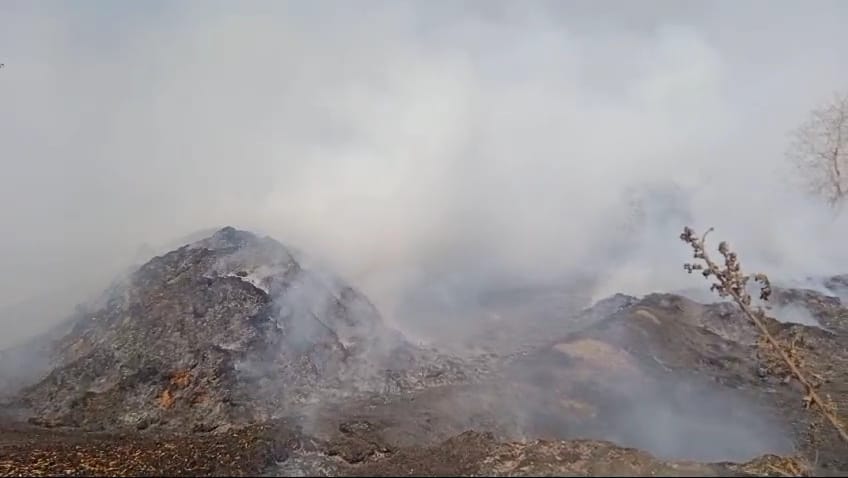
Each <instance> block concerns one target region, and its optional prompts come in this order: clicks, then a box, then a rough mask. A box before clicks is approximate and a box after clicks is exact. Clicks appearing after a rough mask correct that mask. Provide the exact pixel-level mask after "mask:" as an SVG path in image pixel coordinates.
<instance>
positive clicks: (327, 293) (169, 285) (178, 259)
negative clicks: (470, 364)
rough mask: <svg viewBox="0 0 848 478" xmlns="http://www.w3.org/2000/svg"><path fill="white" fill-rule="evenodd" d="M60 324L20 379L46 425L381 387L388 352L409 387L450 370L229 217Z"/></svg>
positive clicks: (180, 417)
mask: <svg viewBox="0 0 848 478" xmlns="http://www.w3.org/2000/svg"><path fill="white" fill-rule="evenodd" d="M65 327H70V331H69V332H67V333H64V332H65V330H66V329H65V330H62V333H58V332H56V331H54V332H53V333H52V335H53V336H58V339H53V337H50V338H49V339H44V340H42V342H41V343H42V346H43V344H44V343H45V342H47V343H48V344H49V349H50V350H51V351H52V356H51V357H50V364H51V366H50V367H48V369H49V373H47V375H46V376H43V378H41V379H40V380H39V381H37V383H34V384H32V385H31V386H29V387H27V388H25V389H24V390H23V391H22V392H21V393H20V401H19V403H20V404H22V405H23V406H24V407H25V408H27V409H28V410H29V412H30V413H31V414H32V416H31V421H33V422H35V423H39V424H42V425H50V426H75V427H83V428H90V429H110V428H120V427H136V428H139V429H144V428H147V427H150V426H159V427H163V426H164V427H167V428H176V429H180V430H185V429H194V430H212V429H220V428H221V426H229V425H238V424H244V423H249V422H254V421H259V420H264V419H267V418H270V417H271V416H272V414H276V413H283V412H284V411H285V410H286V409H287V408H288V407H291V406H296V405H300V404H303V403H304V402H308V401H310V400H315V399H317V397H318V395H319V394H320V397H321V399H322V400H332V399H333V397H334V396H335V397H341V396H348V395H351V394H356V393H357V392H368V391H379V390H381V389H382V388H383V387H385V385H386V371H385V369H386V368H388V367H387V364H391V367H392V369H393V372H392V373H391V374H390V375H392V377H393V380H394V381H395V382H396V383H402V384H405V385H406V386H408V387H415V386H416V385H420V384H423V383H424V382H427V381H429V382H434V383H439V382H440V381H449V380H451V379H452V378H455V377H456V375H457V374H458V372H457V368H456V367H454V366H453V365H452V363H451V362H450V361H448V360H444V359H442V358H440V357H436V356H434V354H432V353H430V354H429V355H428V354H427V353H425V351H422V350H418V349H416V348H414V347H412V346H411V345H409V344H408V343H406V342H405V341H404V340H403V338H402V336H401V335H400V334H398V333H397V332H395V331H393V330H391V329H389V328H387V327H386V326H385V325H384V323H383V322H382V320H381V318H380V315H379V313H378V312H377V310H376V309H375V308H374V306H372V304H371V303H370V302H369V301H368V300H367V299H366V298H365V297H364V296H363V295H362V294H361V293H359V292H358V291H357V290H355V289H354V288H352V287H351V286H349V285H347V284H346V283H345V282H344V281H342V280H340V279H339V278H336V277H333V276H331V275H329V274H326V273H322V272H320V271H317V270H312V269H308V268H306V267H305V266H304V265H303V263H302V261H300V260H298V259H297V258H296V257H295V256H294V255H293V254H292V253H291V252H290V251H289V250H288V249H287V248H286V247H285V246H283V245H282V244H280V243H279V242H277V241H275V240H273V239H270V238H260V237H257V236H255V235H253V234H251V233H249V232H244V231H238V230H235V229H233V228H229V227H228V228H224V229H221V230H220V231H218V232H216V233H215V234H213V235H212V236H211V237H209V238H206V239H203V240H200V241H198V242H195V243H192V244H189V245H186V246H183V247H181V248H179V249H177V250H174V251H172V252H169V253H167V254H165V255H163V256H160V257H156V258H154V259H152V260H150V261H149V262H148V263H146V264H144V265H143V266H141V267H140V268H139V269H138V270H137V271H136V272H134V273H133V274H131V275H130V276H129V277H128V278H127V279H126V280H125V281H123V282H122V283H119V284H116V285H115V286H114V287H112V288H111V289H110V290H109V291H107V292H106V293H105V294H104V296H103V298H102V299H101V300H100V301H99V303H98V304H95V305H93V306H92V307H90V310H80V311H78V313H77V314H76V316H75V317H73V318H72V319H71V320H70V321H69V322H68V323H67V324H66V325H65ZM21 350H25V349H20V350H19V352H20V351H21ZM13 352H14V351H11V352H7V353H8V354H10V355H14V353H13ZM419 363H424V364H426V367H418V364H419Z"/></svg>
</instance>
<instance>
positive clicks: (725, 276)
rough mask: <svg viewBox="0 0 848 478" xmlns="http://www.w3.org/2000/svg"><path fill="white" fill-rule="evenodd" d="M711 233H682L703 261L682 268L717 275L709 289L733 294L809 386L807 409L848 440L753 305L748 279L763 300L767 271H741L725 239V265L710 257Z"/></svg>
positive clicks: (766, 293)
mask: <svg viewBox="0 0 848 478" xmlns="http://www.w3.org/2000/svg"><path fill="white" fill-rule="evenodd" d="M710 232H712V228H710V229H708V230H707V232H705V233H704V235H703V236H701V237H700V238H699V237H697V236H696V235H695V232H694V231H693V230H692V229H691V228H689V227H685V228H683V233H682V234H681V235H680V239H681V240H683V241H684V242H686V243H688V244H689V245H691V246H692V251H693V253H694V254H693V255H694V257H695V259H699V260H701V261H702V262H703V263H687V264H684V265H683V268H684V269H685V270H686V271H687V272H689V273H690V274H691V273H692V272H693V271H696V270H697V271H701V274H703V276H704V277H705V278H707V279H709V278H710V277H713V278H715V281H714V282H713V283H712V285H711V286H710V290H712V291H716V292H717V293H718V295H719V296H720V297H727V296H730V297H731V298H732V299H733V301H734V302H736V304H737V305H738V306H739V307H740V308H741V309H742V312H744V313H745V315H746V316H748V318H749V319H751V321H752V322H753V323H754V325H756V326H757V328H758V329H759V331H760V332H761V334H762V337H763V338H764V339H765V341H766V342H767V343H768V344H769V345H770V346H771V347H772V348H773V349H774V351H775V352H776V353H777V354H778V356H779V357H780V359H781V360H782V361H783V362H784V363H785V364H786V366H787V367H788V369H789V371H790V372H791V373H792V375H794V376H795V378H796V379H797V380H798V381H799V382H800V383H801V384H802V385H803V386H804V388H805V389H806V393H807V394H806V396H805V397H804V404H805V406H806V407H807V408H809V407H810V406H813V405H814V406H816V407H817V408H818V409H819V411H820V412H821V413H822V415H823V416H824V417H825V418H826V419H827V421H829V422H830V423H831V424H832V425H833V427H834V428H836V431H837V432H838V433H839V436H840V438H842V440H843V441H845V442H848V433H847V432H846V431H845V426H844V425H842V423H841V422H840V421H839V418H838V417H837V416H836V414H835V413H834V411H833V406H832V405H831V404H830V403H829V402H826V401H825V400H823V399H822V398H821V397H820V396H819V394H818V393H817V392H816V388H817V385H814V384H813V382H812V381H811V380H809V379H808V378H807V377H808V374H806V373H804V372H802V370H801V368H800V367H799V364H798V360H797V359H796V358H794V357H793V356H794V355H796V354H795V352H794V342H793V344H792V346H791V347H790V346H786V345H784V344H781V343H780V342H779V341H778V340H777V339H775V338H774V336H773V335H772V334H771V332H769V330H768V328H767V327H766V326H765V324H764V322H763V321H764V319H765V312H764V311H763V309H762V307H753V306H752V305H751V295H750V294H749V293H748V291H747V290H746V285H747V283H748V281H749V280H750V279H751V278H753V279H754V281H755V282H758V283H760V299H762V300H768V298H769V296H771V293H772V289H771V283H770V282H769V279H768V277H767V276H766V275H765V274H754V275H751V276H748V275H745V274H743V273H742V269H741V266H740V264H739V258H738V257H737V255H736V253H735V252H732V251H731V250H730V246H728V244H727V243H726V242H723V241H722V242H721V243H720V244H719V246H718V251H719V253H720V254H721V255H722V256H723V257H724V267H723V268H722V267H719V265H718V264H716V263H715V262H713V261H712V259H710V256H709V254H708V253H707V249H706V245H705V243H706V239H707V235H708V234H709V233H710Z"/></svg>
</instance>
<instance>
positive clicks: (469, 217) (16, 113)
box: [0, 1, 848, 340]
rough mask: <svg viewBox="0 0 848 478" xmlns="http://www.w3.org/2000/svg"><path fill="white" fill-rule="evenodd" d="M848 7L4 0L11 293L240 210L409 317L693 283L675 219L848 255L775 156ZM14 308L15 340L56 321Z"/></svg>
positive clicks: (832, 79)
mask: <svg viewBox="0 0 848 478" xmlns="http://www.w3.org/2000/svg"><path fill="white" fill-rule="evenodd" d="M846 15H848V5H846V4H844V3H841V2H836V1H833V2H825V1H821V2H815V3H810V4H800V3H797V2H747V3H745V4H744V5H731V4H730V3H709V4H707V3H695V2H661V1H656V2H639V3H638V4H635V3H634V4H621V3H615V4H613V3H609V4H606V5H604V4H602V3H601V4H599V3H598V2H585V3H581V2H569V3H567V4H566V3H562V2H527V3H514V2H489V1H486V2H483V1H480V2H474V1H465V2H451V3H450V4H447V3H430V2H377V1H368V2H358V3H357V4H356V6H353V5H351V4H348V3H345V2H307V3H288V2H284V3H282V2H239V3H238V4H236V3H234V2H180V3H166V2H146V3H144V4H143V5H142V4H139V5H126V4H117V3H110V2H95V1H90V2H78V3H75V4H73V5H68V4H64V3H59V2H45V3H39V4H35V3H32V2H7V3H4V4H3V5H2V6H0V23H2V28H0V61H2V62H3V63H5V64H6V67H5V68H4V69H3V70H2V71H0V105H2V106H0V144H2V148H3V154H2V156H1V158H2V159H0V161H1V162H0V165H2V171H3V174H2V175H0V204H2V205H0V221H2V224H3V225H4V231H6V233H5V234H3V236H2V238H0V251H3V252H2V254H0V266H1V267H2V268H3V270H4V271H6V273H5V274H3V278H2V279H0V306H8V307H11V306H14V305H15V304H18V303H19V302H21V301H25V300H32V299H33V298H38V297H46V296H52V297H55V296H56V295H57V294H58V293H59V291H62V292H65V293H68V290H69V289H68V284H73V285H74V287H78V288H79V289H80V290H81V292H80V293H79V294H77V295H82V294H83V292H82V290H85V292H90V291H93V290H96V289H97V288H99V287H100V285H102V284H104V283H106V282H108V280H109V279H110V278H111V277H112V276H113V275H114V274H115V272H116V271H119V270H121V269H122V268H123V267H124V266H126V265H129V264H130V263H131V261H132V260H134V259H136V256H137V255H138V253H139V251H141V252H144V251H150V250H152V249H155V248H156V247H158V246H159V245H161V244H166V243H170V241H172V240H173V239H174V238H178V237H182V236H184V235H185V234H188V233H191V232H193V231H196V230H199V229H206V228H209V227H212V226H220V225H224V224H232V225H234V226H237V227H241V228H247V229H253V230H256V231H258V232H262V233H267V234H270V235H272V236H273V237H276V238H278V239H280V240H282V241H284V242H285V243H287V244H292V245H294V246H297V247H299V248H301V249H304V250H307V251H308V252H309V253H310V254H311V255H313V256H315V257H320V258H322V259H323V260H325V261H326V262H328V263H329V264H330V265H331V266H332V267H333V268H334V269H335V270H338V271H340V272H341V273H342V274H343V275H344V276H345V277H347V278H348V279H350V280H351V281H352V282H354V283H355V284H357V285H358V286H360V287H361V288H362V289H363V290H364V291H365V292H366V294H368V295H369V297H370V298H371V299H372V300H373V301H374V302H375V303H376V305H377V306H378V307H379V308H380V309H381V311H382V312H383V313H384V315H386V316H388V317H390V318H392V319H393V320H397V321H402V320H403V315H404V314H403V312H404V311H405V310H406V309H408V306H406V305H405V304H407V303H409V302H410V301H412V302H414V301H413V300H412V299H414V297H415V294H416V293H417V291H420V290H429V289H428V288H429V287H430V286H432V285H434V284H435V285H438V284H441V283H450V284H456V286H455V287H452V288H451V289H450V290H449V291H447V292H445V294H447V295H448V296H447V297H445V298H444V300H445V301H446V302H448V303H449V302H451V301H454V302H455V301H462V300H463V298H464V297H465V295H467V296H468V297H471V296H473V295H474V294H477V293H478V292H479V291H480V290H484V289H486V288H489V287H495V286H504V285H505V286H511V285H513V284H522V283H545V282H549V281H555V280H560V279H561V278H563V277H567V276H569V275H570V274H574V273H576V272H577V271H581V272H582V271H589V272H590V273H591V274H595V275H599V282H598V284H597V287H596V288H595V290H593V291H592V293H593V296H594V297H596V298H597V297H601V296H603V295H605V294H607V293H611V292H619V291H622V292H629V293H644V292H648V291H651V290H660V289H669V288H671V287H674V288H679V287H680V286H681V283H685V281H687V280H697V279H687V278H686V276H685V275H684V274H683V273H682V270H681V269H680V263H681V261H682V260H684V259H685V258H686V254H687V249H686V248H685V247H684V245H683V244H680V243H679V241H678V240H677V238H676V237H677V234H678V233H679V230H680V229H681V226H682V225H683V224H681V218H684V217H685V218H686V219H687V220H688V221H691V223H692V225H693V226H694V227H696V228H698V229H705V228H706V227H707V226H716V227H717V228H718V231H717V234H716V235H717V238H716V239H717V240H718V239H719V237H718V236H720V239H727V240H730V241H731V242H732V243H733V245H734V247H735V248H736V249H737V250H738V251H739V253H740V256H741V257H742V258H743V266H745V267H750V268H757V269H762V270H764V271H766V272H769V273H771V274H777V275H792V274H815V273H825V272H831V270H830V269H837V270H833V271H832V272H844V271H843V270H841V269H839V268H840V267H842V269H844V267H843V266H844V265H845V264H848V261H846V259H848V258H846V250H845V248H844V247H839V246H840V244H843V238H844V237H845V232H846V231H848V227H846V220H845V218H844V216H843V218H842V219H840V220H836V221H834V220H833V218H832V217H831V215H830V213H829V212H828V211H827V210H826V209H824V208H823V207H822V206H820V205H818V204H815V203H812V202H807V201H806V200H804V199H803V198H801V197H800V196H798V195H796V194H795V193H793V191H794V189H792V188H790V187H788V186H787V181H788V180H789V179H791V178H790V177H789V176H787V173H788V170H786V169H785V168H783V166H782V158H783V151H784V148H785V146H786V142H787V137H786V134H787V132H788V131H790V130H791V129H792V128H793V127H795V125H797V124H798V123H800V122H801V121H802V120H803V119H805V115H806V113H807V111H808V110H809V109H810V108H812V107H814V106H817V105H818V104H819V103H820V102H822V101H824V100H826V99H827V98H828V97H829V95H830V94H831V92H832V91H834V90H837V89H842V88H844V87H845V85H846V78H848V64H846V63H845V62H844V61H843V58H844V57H845V52H844V51H843V50H844V49H843V48H840V45H845V44H848V31H846V30H845V28H844V19H845V18H846ZM640 188H641V189H640ZM634 190H635V191H644V192H643V193H639V194H637V196H639V197H642V198H643V199H642V201H643V207H644V210H645V216H644V221H643V222H642V226H643V227H641V228H639V227H635V226H634V227H633V228H631V229H628V228H627V227H623V225H626V224H629V223H630V222H632V219H633V217H634V214H633V211H632V209H631V208H629V207H628V206H627V205H628V204H630V202H631V199H632V197H631V196H630V195H631V191H634ZM666 190H674V191H677V192H676V193H674V195H672V197H673V198H678V199H680V201H681V203H683V204H685V208H684V209H683V211H682V212H674V211H672V212H670V213H668V214H666V212H667V208H668V206H669V204H668V202H669V201H668V199H667V198H666V197H665V196H664V195H663V194H664V193H663V191H666ZM655 192H658V193H659V194H654V193H655ZM684 199H685V202H683V201H684ZM675 201H677V199H675ZM664 211H665V212H664ZM636 225H637V226H638V224H636ZM144 245H148V246H147V247H143V246H144ZM151 248H152V249H151ZM142 255H143V254H142ZM89 289H90V290H89ZM72 295H73V294H72ZM68 301H71V299H68ZM57 308H58V307H57ZM47 315H49V314H47ZM0 319H2V320H3V322H2V323H3V328H4V335H5V336H6V337H7V338H8V340H12V339H13V338H14V337H15V336H20V335H23V334H27V333H30V332H31V329H32V328H33V327H34V326H35V324H37V323H38V320H34V321H27V323H26V324H23V323H20V322H19V321H17V320H16V319H15V318H8V317H0ZM44 320H45V321H46V320H48V319H46V318H45V319H44Z"/></svg>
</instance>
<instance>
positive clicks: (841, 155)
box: [787, 94, 848, 208]
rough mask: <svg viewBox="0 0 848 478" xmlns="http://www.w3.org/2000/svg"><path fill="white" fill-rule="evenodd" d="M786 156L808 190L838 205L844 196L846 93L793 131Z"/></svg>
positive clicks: (847, 179) (847, 192)
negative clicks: (792, 138)
mask: <svg viewBox="0 0 848 478" xmlns="http://www.w3.org/2000/svg"><path fill="white" fill-rule="evenodd" d="M787 156H788V157H789V159H790V160H792V161H793V162H794V163H795V166H796V167H797V168H798V170H799V172H800V173H801V178H802V179H803V181H804V182H805V185H806V187H807V188H808V190H809V192H811V193H813V194H816V195H819V196H821V197H822V198H823V199H824V200H825V201H827V203H828V204H829V205H830V206H831V207H833V208H838V207H839V206H840V205H841V204H842V202H843V201H845V199H846V197H847V196H848V94H845V95H835V96H834V98H833V100H832V101H831V102H830V103H828V104H827V105H825V106H824V107H822V108H820V109H816V110H813V111H812V112H811V113H810V117H809V118H808V119H807V121H806V122H805V123H803V124H802V125H801V126H800V127H799V128H798V129H797V130H795V132H794V141H793V142H792V144H791V145H790V148H789V150H788V151H787Z"/></svg>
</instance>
